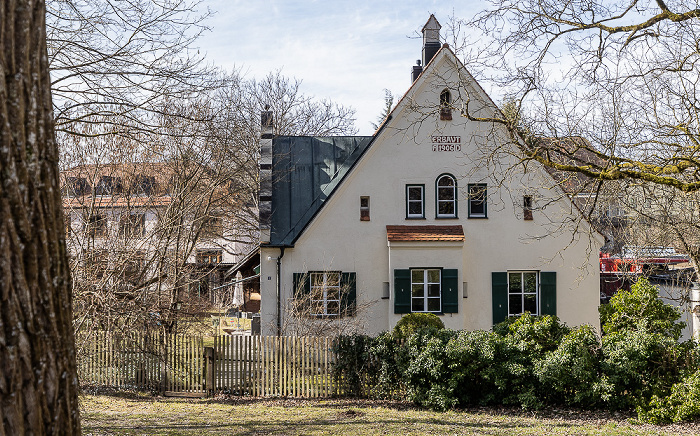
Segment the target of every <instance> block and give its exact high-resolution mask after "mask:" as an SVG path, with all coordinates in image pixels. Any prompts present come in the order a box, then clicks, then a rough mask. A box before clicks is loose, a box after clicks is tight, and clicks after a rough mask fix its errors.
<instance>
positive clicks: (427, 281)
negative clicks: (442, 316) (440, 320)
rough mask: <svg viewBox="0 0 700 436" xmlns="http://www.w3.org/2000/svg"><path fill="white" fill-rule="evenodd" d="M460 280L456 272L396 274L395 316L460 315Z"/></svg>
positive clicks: (415, 270) (419, 270) (427, 270)
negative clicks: (404, 314) (414, 313)
mask: <svg viewBox="0 0 700 436" xmlns="http://www.w3.org/2000/svg"><path fill="white" fill-rule="evenodd" d="M458 279H459V272H458V270H456V269H440V268H412V269H396V270H394V313H398V314H401V313H411V312H430V313H457V312H458V311H459V281H458Z"/></svg>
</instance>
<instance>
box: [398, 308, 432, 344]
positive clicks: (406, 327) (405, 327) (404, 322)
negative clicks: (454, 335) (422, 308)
mask: <svg viewBox="0 0 700 436" xmlns="http://www.w3.org/2000/svg"><path fill="white" fill-rule="evenodd" d="M423 328H427V329H435V330H441V329H444V328H445V324H444V323H443V322H442V320H441V319H440V317H439V316H437V315H435V314H434V313H408V314H406V315H404V316H402V317H401V319H400V320H399V322H397V323H396V325H395V326H394V334H395V335H396V336H397V337H399V338H407V337H409V336H411V335H412V334H413V333H415V332H416V331H417V330H419V329H423Z"/></svg>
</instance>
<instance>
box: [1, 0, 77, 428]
mask: <svg viewBox="0 0 700 436" xmlns="http://www.w3.org/2000/svg"><path fill="white" fill-rule="evenodd" d="M0 46H2V50H0V180H2V184H1V185H0V374H1V375H0V417H1V419H2V424H1V425H0V435H24V434H32V435H43V434H57V435H58V434H60V435H79V434H80V423H79V416H78V395H77V393H78V385H77V376H76V366H75V344H74V337H73V329H72V324H71V294H70V275H69V267H68V258H67V254H66V245H65V238H64V229H63V217H62V205H61V196H60V191H59V185H58V150H57V146H56V142H55V138H54V130H53V119H52V112H51V111H52V108H51V93H50V81H49V72H48V63H47V52H46V31H45V4H44V2H43V1H42V0H36V1H33V0H0Z"/></svg>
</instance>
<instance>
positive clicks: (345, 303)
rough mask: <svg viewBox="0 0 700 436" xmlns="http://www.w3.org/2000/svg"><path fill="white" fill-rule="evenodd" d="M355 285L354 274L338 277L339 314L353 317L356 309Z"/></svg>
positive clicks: (342, 274) (346, 273)
mask: <svg viewBox="0 0 700 436" xmlns="http://www.w3.org/2000/svg"><path fill="white" fill-rule="evenodd" d="M356 289H357V285H356V278H355V273H354V272H344V273H341V275H340V310H341V314H344V315H347V316H355V311H356V309H357V290H356Z"/></svg>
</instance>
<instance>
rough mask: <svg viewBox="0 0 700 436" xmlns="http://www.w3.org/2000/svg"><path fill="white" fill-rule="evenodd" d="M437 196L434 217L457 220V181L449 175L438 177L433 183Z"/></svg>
mask: <svg viewBox="0 0 700 436" xmlns="http://www.w3.org/2000/svg"><path fill="white" fill-rule="evenodd" d="M435 185H436V186H435V189H436V191H437V195H436V196H435V198H436V201H437V204H436V205H435V207H436V209H437V214H436V216H437V217H438V218H457V180H455V178H454V177H453V176H451V175H449V174H443V175H441V176H440V177H438V179H437V181H436V183H435Z"/></svg>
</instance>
